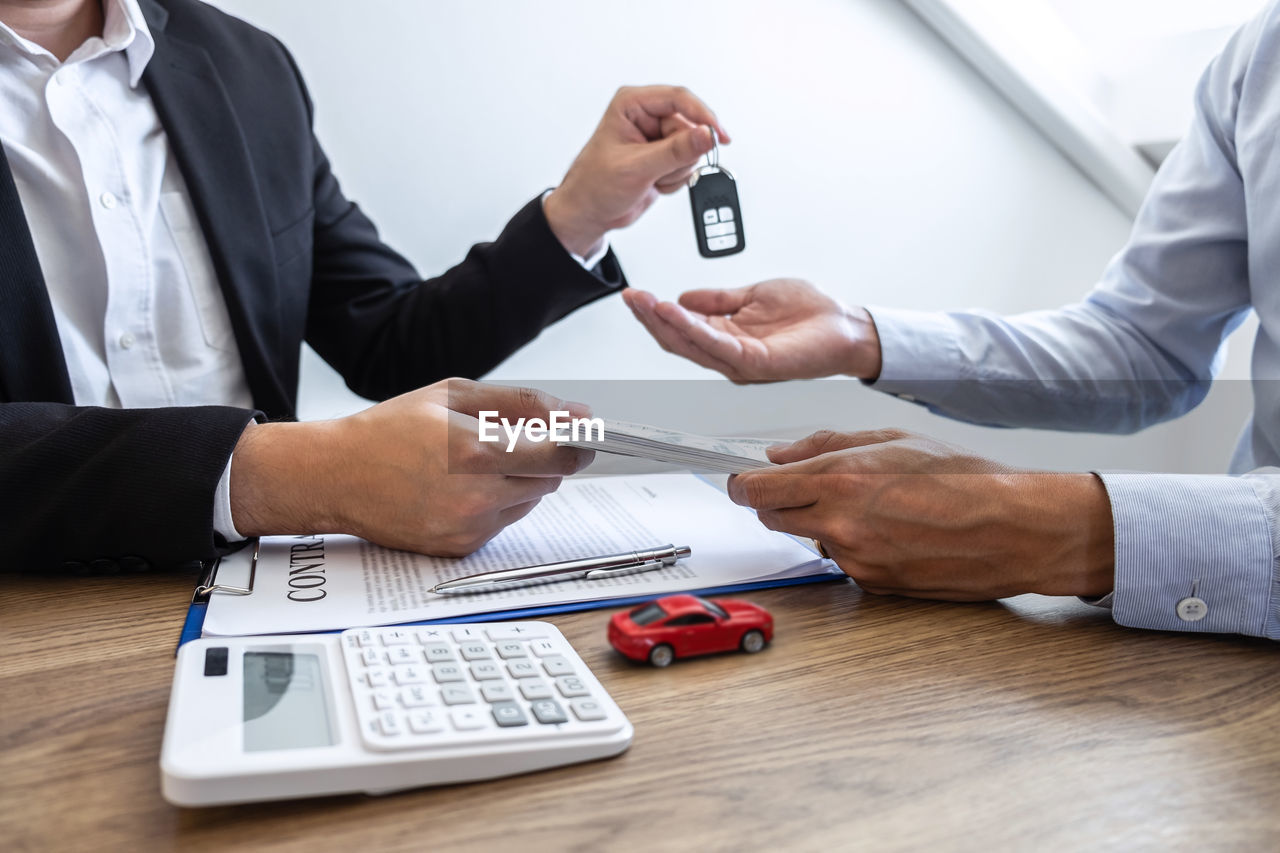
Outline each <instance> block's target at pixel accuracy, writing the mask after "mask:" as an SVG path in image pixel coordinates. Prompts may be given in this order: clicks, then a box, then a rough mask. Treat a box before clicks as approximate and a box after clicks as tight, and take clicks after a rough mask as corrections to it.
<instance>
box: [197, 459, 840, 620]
mask: <svg viewBox="0 0 1280 853" xmlns="http://www.w3.org/2000/svg"><path fill="white" fill-rule="evenodd" d="M656 542H674V543H681V544H687V546H688V547H689V548H690V549H691V552H692V553H691V555H690V556H688V557H683V558H681V559H680V560H679V561H678V562H675V561H674V560H673V561H672V565H660V566H656V567H653V568H650V569H647V570H646V571H642V572H621V573H616V574H609V575H607V576H604V577H600V578H598V579H588V578H574V579H570V580H563V581H560V582H558V583H549V584H535V585H528V584H523V585H501V586H493V585H486V587H484V588H481V589H478V590H475V591H472V590H462V591H457V592H451V593H450V594H448V595H438V594H436V593H434V592H432V589H433V588H434V587H436V586H437V585H440V584H444V583H447V582H449V581H453V580H456V579H459V578H463V577H466V576H469V575H475V574H477V573H479V572H497V571H502V570H507V569H512V568H516V567H528V566H544V565H546V564H550V563H557V562H564V561H569V560H581V559H583V558H587V557H594V556H596V555H600V554H617V553H620V552H625V551H635V550H637V549H649V548H652V546H653V545H654V543H656ZM251 551H252V549H249V548H246V549H244V550H242V551H240V552H237V553H236V554H233V555H231V556H230V557H228V558H226V559H225V560H224V561H223V564H222V566H221V567H220V568H219V570H218V578H217V581H218V583H219V584H224V585H232V586H248V584H249V571H250V564H251V557H252V555H251V553H250V552H251ZM833 577H843V575H842V574H841V573H840V571H839V570H838V569H837V568H836V567H835V566H834V564H832V563H831V562H830V561H827V560H823V559H822V558H821V557H819V556H818V554H816V553H815V552H814V551H812V550H810V549H809V548H807V547H806V546H804V545H802V544H800V543H799V542H798V541H796V540H795V539H793V538H791V537H790V536H787V535H785V534H781V533H775V532H773V531H771V530H768V529H767V528H765V527H764V526H763V525H761V524H760V522H759V521H757V520H756V517H755V514H754V513H753V512H751V511H750V510H748V509H744V508H742V507H740V506H737V505H736V504H734V503H733V502H732V501H730V500H729V499H728V497H726V496H725V495H724V493H723V492H721V491H720V490H719V489H717V488H716V487H714V486H712V485H711V484H709V483H707V482H705V481H703V480H701V479H699V478H698V477H695V476H694V475H692V474H688V473H677V474H645V475H639V476H624V477H583V478H572V479H568V480H565V482H564V484H563V485H562V486H561V488H560V490H559V491H558V492H556V493H554V494H552V495H548V496H547V497H545V498H543V499H542V502H541V503H540V504H539V505H538V506H537V508H535V509H534V511H533V512H531V513H530V514H529V515H528V516H526V517H525V518H523V519H521V520H520V521H518V522H516V523H515V524H513V525H511V526H510V527H508V528H507V529H506V530H504V531H502V532H501V533H500V534H498V535H497V536H496V537H494V538H493V539H492V540H491V541H490V542H489V543H488V544H487V545H485V546H484V547H483V548H481V549H480V550H479V551H476V552H475V553H474V554H471V555H470V556H467V557H462V558H444V557H428V556H424V555H422V554H413V553H409V552H406V551H393V550H389V549H387V548H381V547H379V546H377V545H373V544H371V543H369V542H366V541H364V540H361V539H357V538H355V537H353V536H339V535H315V536H311V535H308V536H273V537H268V538H264V539H263V540H262V542H261V548H260V552H259V559H258V563H257V570H256V578H255V580H254V583H253V587H254V590H253V594H252V595H246V596H235V595H225V594H223V593H217V592H215V593H213V594H212V595H211V596H210V600H209V606H208V612H207V614H206V616H205V620H204V626H203V633H204V635H205V636H238V635H246V634H263V633H298V632H306V631H329V630H335V629H343V628H349V627H353V626H365V625H389V624H398V623H404V622H421V621H427V620H436V619H457V618H460V617H473V616H475V615H476V614H492V613H501V614H502V618H526V616H518V617H517V616H513V615H512V612H513V611H515V612H517V613H520V614H529V615H532V614H540V613H548V612H556V611H560V610H566V609H579V608H582V607H602V606H611V605H614V604H616V603H618V602H619V600H622V601H630V600H634V599H638V598H649V597H653V596H657V595H664V594H666V593H671V592H687V591H691V590H704V591H705V590H717V591H730V590H739V589H742V588H744V586H775V585H780V584H787V583H799V582H802V581H803V580H809V579H827V578H833Z"/></svg>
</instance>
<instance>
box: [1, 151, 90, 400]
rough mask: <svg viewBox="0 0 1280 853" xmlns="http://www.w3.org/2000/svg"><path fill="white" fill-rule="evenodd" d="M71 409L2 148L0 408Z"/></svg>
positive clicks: (48, 309) (58, 342)
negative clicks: (20, 404) (7, 405)
mask: <svg viewBox="0 0 1280 853" xmlns="http://www.w3.org/2000/svg"><path fill="white" fill-rule="evenodd" d="M5 401H9V402H27V401H31V402H34V401H40V402H50V403H72V402H74V398H73V396H72V392H71V379H70V377H69V376H68V374H67V363H66V360H65V358H64V357H63V355H62V339H61V338H60V337H58V327H57V324H56V323H55V322H54V319H53V306H52V305H50V304H49V292H48V290H46V289H45V286H44V275H43V274H42V273H41V272H40V261H39V259H38V258H37V257H36V247H35V244H34V243H33V242H32V241H31V230H30V229H29V228H28V227H27V217H26V214H25V213H23V211H22V200H21V199H20V198H18V187H17V185H16V184H15V183H14V182H13V172H12V171H11V170H10V169H9V160H8V158H7V157H5V154H4V148H3V146H0V402H5Z"/></svg>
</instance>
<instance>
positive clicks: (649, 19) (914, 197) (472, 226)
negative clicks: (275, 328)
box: [216, 0, 1248, 471]
mask: <svg viewBox="0 0 1280 853" xmlns="http://www.w3.org/2000/svg"><path fill="white" fill-rule="evenodd" d="M216 5H219V6H221V7H223V8H225V9H227V10H228V11H230V12H232V13H234V14H237V15H239V16H241V17H244V18H246V19H247V20H250V21H252V22H254V23H255V24H257V25H259V26H261V27H263V28H265V29H267V30H269V31H271V32H273V33H275V34H276V35H278V36H279V37H281V38H282V39H283V40H284V42H285V43H286V44H287V45H289V47H290V48H291V49H292V50H293V52H294V53H295V55H296V57H297V59H298V61H299V64H300V65H301V67H302V70H303V72H304V74H305V75H306V77H307V80H308V82H309V85H310V87H311V90H312V95H313V97H314V99H315V101H316V104H317V127H318V132H319V134H320V138H321V141H322V142H323V143H324V144H325V146H326V148H327V150H328V153H329V155H330V158H331V159H332V161H333V163H334V166H335V170H336V172H337V174H338V176H339V178H340V179H341V180H342V181H343V185H344V188H345V190H346V192H347V193H348V195H350V196H351V197H353V198H355V199H357V200H359V201H360V203H361V205H362V206H363V207H364V208H365V209H366V210H367V211H369V212H370V214H371V215H372V216H373V218H374V219H375V221H377V222H378V223H379V225H380V227H381V230H382V233H383V235H384V237H385V238H386V239H387V240H388V241H389V242H390V243H391V244H392V245H394V246H395V247H397V248H398V249H400V250H401V251H402V252H404V253H405V254H406V255H407V256H408V257H409V258H411V259H412V260H413V261H414V262H415V263H416V264H417V265H418V266H419V269H420V270H421V271H422V272H423V273H424V274H427V275H430V274H433V273H435V272H438V271H440V270H442V269H444V268H446V267H447V266H449V265H451V264H452V263H455V262H456V261H457V260H459V259H460V258H461V257H462V256H463V255H464V253H465V252H466V249H467V248H468V247H469V246H470V244H471V243H473V242H476V241H479V240H484V239H490V238H492V237H493V236H494V235H496V234H497V233H498V231H499V230H500V229H501V228H502V226H503V224H504V222H505V221H506V219H507V218H508V217H509V216H510V215H511V214H513V213H514V212H515V211H516V210H517V209H518V208H519V207H520V206H521V205H522V204H523V203H525V202H526V201H527V200H528V199H529V198H532V197H533V196H535V195H537V194H538V193H539V192H541V191H542V190H543V189H545V188H546V187H549V186H553V185H554V184H555V183H556V182H557V181H558V179H559V177H560V176H561V175H562V174H563V172H564V170H565V168H566V167H567V166H568V164H569V162H570V160H571V159H572V158H573V156H574V155H575V154H576V152H577V150H578V148H579V147H580V146H581V145H582V143H583V142H584V141H585V140H586V139H587V137H588V135H589V134H590V132H591V130H592V129H593V127H594V126H595V123H596V121H597V120H598V117H599V115H600V113H601V111H602V110H603V108H604V106H605V104H606V103H607V102H608V100H609V98H610V97H611V95H612V94H613V91H614V90H615V89H616V88H617V87H618V86H619V85H622V84H641V83H648V82H678V83H682V84H684V85H687V86H689V87H690V88H691V89H693V90H694V91H695V92H697V93H698V94H699V95H701V96H702V97H703V98H704V99H705V100H706V101H707V102H708V103H710V104H711V105H712V107H713V108H714V109H715V110H716V111H717V112H718V114H719V115H720V117H721V118H722V119H723V120H724V122H725V124H726V126H727V127H728V129H729V131H730V132H731V133H732V134H733V135H734V139H735V142H734V144H733V145H732V146H729V147H727V148H725V149H723V150H722V154H721V160H722V163H723V164H724V165H726V166H728V167H729V168H730V169H731V170H732V171H733V172H734V174H735V175H736V176H737V178H738V180H739V186H740V192H741V196H742V205H743V211H744V214H743V215H744V220H745V225H746V231H747V239H748V248H747V250H746V251H745V252H743V253H741V254H739V255H736V256H732V257H731V258H726V259H717V260H703V259H702V258H700V257H699V256H698V254H697V251H696V249H695V246H694V238H693V234H692V225H691V223H690V214H689V208H688V201H687V196H686V194H685V193H684V192H681V193H679V194H677V195H675V196H673V197H670V198H666V199H663V200H662V201H661V202H660V203H659V204H658V205H657V206H656V207H655V209H653V210H651V211H650V213H649V214H648V215H647V216H646V217H644V218H643V219H642V220H641V221H640V222H639V223H637V224H636V225H634V226H632V227H631V228H630V229H628V230H626V231H623V232H619V233H617V234H615V235H614V238H613V243H614V246H615V248H616V249H617V251H618V252H619V254H620V256H621V258H622V261H623V265H624V268H625V269H626V272H627V275H628V277H629V278H630V280H631V282H632V283H633V284H635V285H637V286H639V287H643V288H646V289H650V290H654V291H656V292H657V293H659V294H660V295H663V296H667V297H673V296H675V295H676V294H677V293H679V292H680V291H682V290H684V289H687V288H690V287H708V286H736V285H740V284H745V283H749V282H752V281H757V280H760V279H764V278H769V277H773V276H778V275H796V276H803V277H806V278H809V279H811V280H812V281H814V282H817V283H819V284H820V285H821V286H822V287H824V288H825V289H827V290H829V291H830V292H832V293H834V294H837V295H839V296H840V297H841V298H844V299H846V300H849V301H853V302H859V303H866V304H892V305H897V306H904V307H917V308H965V307H976V306H980V307H985V308H991V309H995V310H1001V311H1017V310H1023V309H1030V308H1037V307H1046V306H1052V305H1057V304H1061V303H1065V302H1068V301H1074V300H1075V299H1076V298H1078V297H1079V295H1080V294H1081V293H1082V292H1083V291H1084V290H1085V289H1086V288H1087V287H1088V286H1089V285H1090V284H1092V282H1093V281H1094V280H1095V278H1096V277H1097V275H1098V273H1099V272H1100V270H1101V269H1102V267H1103V265H1104V264H1105V263H1106V261H1107V259H1108V258H1109V257H1110V255H1111V254H1113V253H1114V252H1115V251H1116V250H1118V249H1119V248H1120V246H1121V245H1122V244H1123V242H1124V240H1125V237H1126V235H1127V232H1128V227H1129V223H1128V221H1127V220H1126V219H1125V218H1124V217H1123V215H1122V214H1121V213H1120V212H1119V211H1118V210H1117V209H1116V208H1115V207H1114V206H1112V204H1111V203H1110V202H1108V201H1107V200H1106V199H1105V197H1104V196H1103V195H1102V194H1101V193H1099V192H1098V191H1097V190H1096V189H1095V188H1094V187H1093V186H1092V185H1091V184H1090V183H1089V182H1088V181H1087V180H1086V179H1084V178H1083V177H1081V176H1080V175H1079V174H1078V173H1077V172H1076V171H1075V170H1074V169H1073V168H1072V167H1071V166H1070V164H1068V163H1067V162H1066V161H1065V160H1064V159H1063V158H1062V157H1061V156H1060V155H1059V154H1058V153H1056V152H1055V150H1054V149H1053V148H1052V146H1050V145H1049V144H1048V143H1047V142H1046V141H1045V140H1044V139H1042V138H1041V137H1040V136H1039V135H1038V134H1037V133H1036V132H1035V131H1034V130H1033V129H1032V128H1031V127H1030V126H1028V125H1027V124H1026V123H1025V122H1024V121H1023V119H1022V118H1020V116H1019V115H1018V114H1017V113H1016V112H1015V111H1014V110H1013V109H1012V108H1010V107H1009V106H1008V105H1007V104H1006V103H1005V102H1004V101H1003V100H1001V99H1000V97H999V96H998V95H996V94H995V93H994V92H993V91H991V90H990V89H989V88H988V87H987V86H986V84H985V83H983V82H982V81H981V80H980V79H979V78H978V77H977V76H976V75H975V74H974V73H973V72H972V71H971V70H970V69H969V67H968V66H967V65H965V64H964V62H962V61H961V60H960V59H959V58H957V57H956V56H954V55H953V54H952V53H951V52H950V50H949V49H948V48H947V47H946V46H945V45H944V44H943V43H942V42H940V41H939V40H938V39H937V38H936V37H935V36H934V35H933V34H932V33H931V31H930V30H928V28H927V27H925V26H924V24H922V23H921V22H920V21H919V20H918V19H916V18H915V17H914V16H913V15H912V14H911V13H910V12H909V11H907V10H906V9H905V8H904V7H902V6H901V5H900V4H899V3H897V2H893V0H789V2H786V3H782V2H776V0H772V1H771V0H737V2H734V3H731V4H725V3H722V4H711V3H705V4H704V3H693V2H689V0H647V2H644V3H626V2H622V0H538V2H533V0H468V2H444V0H429V2H428V0H365V2H349V0H348V2H344V1H343V0H218V2H217V4H216ZM1237 349H1243V348H1242V347H1237ZM1242 356H1243V353H1241V352H1237V353H1236V356H1235V358H1233V360H1232V367H1231V373H1232V374H1233V375H1236V376H1244V375H1246V373H1245V370H1246V368H1245V367H1244V365H1245V364H1246V363H1247V362H1246V360H1245V359H1244V358H1243V357H1242ZM711 376H712V374H710V373H708V372H706V371H703V370H701V369H700V368H697V367H695V366H693V365H690V364H687V363H685V362H682V361H680V360H678V359H676V358H675V357H674V356H670V355H668V354H666V353H664V352H662V351H661V350H660V349H659V348H658V347H657V346H656V345H655V344H653V343H652V342H651V341H650V339H649V338H648V337H647V336H646V334H645V333H644V332H643V330H642V329H641V328H640V327H639V326H638V325H637V324H636V323H635V322H634V321H633V320H632V319H631V317H630V314H629V313H628V312H627V311H626V309H625V307H624V306H623V305H622V303H621V301H620V300H619V299H617V298H611V299H608V300H604V301H602V302H599V303H596V304H594V305H592V306H590V307H588V308H587V309H585V310H583V311H580V312H578V313H577V314H575V315H573V316H572V317H570V318H568V319H567V320H565V321H563V322H561V323H560V324H558V325H556V326H555V327H553V328H551V329H549V330H548V331H547V332H545V333H544V334H543V335H542V337H541V338H539V339H538V340H537V341H535V342H534V343H533V344H532V345H531V346H529V347H528V348H526V349H525V350H524V351H522V352H521V353H519V354H517V355H516V356H515V357H513V358H512V359H511V360H509V361H508V362H507V363H506V364H504V365H503V366H502V367H500V368H499V369H498V370H497V371H495V372H494V373H493V374H492V377H491V378H493V379H495V380H499V381H503V382H517V381H524V382H528V383H530V384H537V385H542V386H547V387H552V388H553V389H554V387H555V384H556V381H558V380H569V379H601V378H627V379H678V378H710V377H711ZM1234 384H1235V385H1236V386H1243V384H1244V383H1234ZM1241 390H1242V388H1240V387H1236V388H1235V389H1225V390H1224V392H1218V391H1215V395H1214V396H1212V397H1211V398H1210V402H1209V403H1207V404H1206V405H1205V406H1202V407H1201V410H1200V411H1198V412H1197V413H1195V414H1193V415H1192V416H1191V417H1190V418H1188V419H1184V420H1183V421H1182V422H1180V423H1178V424H1173V425H1166V426H1161V427H1157V428H1155V429H1152V430H1148V431H1147V432H1145V433H1142V434H1140V435H1138V436H1133V437H1123V438H1117V437H1085V436H1074V435H1072V436H1067V435H1063V434H1057V433H1042V432H1041V433H1037V432H1026V431H1017V432H1008V431H996V430H984V429H979V428H975V427H967V426H963V425H957V424H951V423H950V422H947V421H944V420H942V419H940V418H936V417H933V416H931V415H929V414H928V413H926V412H924V411H923V410H921V409H919V408H918V407H914V406H910V405H908V404H905V403H901V402H899V401H896V400H892V399H889V398H886V397H884V396H883V395H879V394H876V393H874V392H870V391H866V390H864V389H862V388H860V387H858V386H857V384H856V383H852V382H850V383H848V384H847V392H848V395H849V400H851V401H853V414H847V413H841V415H840V418H841V423H840V424H839V425H841V426H845V427H849V428H863V427H871V426H884V425H891V424H892V425H897V426H906V427H909V428H915V429H920V430H923V431H927V432H931V433H934V434H939V435H943V436H945V437H948V438H950V439H952V440H956V441H961V442H963V443H965V444H968V445H969V446H973V447H976V448H978V449H980V450H983V451H984V452H987V453H991V454H993V455H996V456H999V457H1000V458H1003V459H1006V460H1009V461H1013V462H1021V463H1025V464H1032V465H1044V466H1052V467H1077V468H1087V467H1129V468H1145V469H1153V470H1194V471H1217V470H1220V469H1221V468H1222V467H1223V466H1225V464H1226V459H1227V456H1228V453H1229V448H1230V445H1231V443H1232V441H1233V439H1234V437H1235V432H1236V430H1237V428H1238V426H1239V423H1240V420H1241V418H1242V415H1243V412H1244V411H1247V407H1248V401H1247V399H1246V395H1245V394H1243V393H1240V391H1241ZM1227 391H1230V392H1231V393H1226V392H1227ZM771 393H775V392H771V391H769V390H766V389H762V388H755V389H740V391H736V392H734V394H733V399H734V400H735V401H737V408H734V409H731V410H728V411H727V414H729V415H731V416H732V417H733V418H734V419H735V420H736V421H738V423H739V426H738V431H747V432H762V431H764V430H765V428H766V427H767V428H768V429H769V430H779V429H780V430H781V431H783V432H785V431H787V429H788V428H792V431H794V429H797V428H800V427H807V426H810V425H813V424H816V423H821V422H823V413H815V412H806V411H789V410H786V409H785V408H779V407H777V406H772V407H771V404H769V403H768V402H767V401H768V400H770V399H771V397H770V394H771ZM303 394H304V398H303V402H302V407H301V411H302V415H303V416H304V417H308V418H315V417H328V416H332V415H335V414H339V413H342V412H346V411H351V410H352V409H353V408H357V407H359V406H362V405H365V404H364V403H363V402H362V401H360V400H359V399H358V398H355V397H353V396H352V395H350V394H349V393H347V392H346V391H345V389H344V388H342V386H341V383H340V380H338V379H337V378H336V376H334V375H333V374H332V372H331V371H328V368H327V367H325V366H324V365H323V364H322V363H320V362H319V360H318V359H316V358H315V357H314V356H313V355H312V356H310V357H309V358H308V359H307V361H306V362H305V365H304V377H303ZM1227 397H1230V398H1232V399H1226V398H1227ZM1215 400H1217V401H1218V402H1216V403H1215ZM588 402H590V401H588ZM762 409H769V411H770V412H771V416H772V419H771V420H769V419H765V420H766V421H767V422H765V421H762V420H760V419H759V418H758V417H757V416H758V414H759V412H760V411H761V410H762ZM722 414H725V413H722ZM651 419H652V418H651ZM722 431H734V425H733V424H726V425H723V427H722Z"/></svg>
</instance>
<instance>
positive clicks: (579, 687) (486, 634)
mask: <svg viewBox="0 0 1280 853" xmlns="http://www.w3.org/2000/svg"><path fill="white" fill-rule="evenodd" d="M632 734H633V729H632V726H631V723H630V721H628V720H627V718H626V716H625V715H623V713H622V711H621V710H620V709H619V708H618V706H617V705H616V704H615V703H614V701H613V699H611V698H610V697H609V694H608V693H606V692H605V689H604V688H603V687H602V686H600V682H599V681H597V680H596V678H595V676H594V675H592V674H591V671H590V670H589V669H588V668H587V666H586V664H584V663H583V662H582V659H581V658H580V657H578V654H577V653H576V652H575V651H574V650H573V647H572V646H570V645H569V642H568V641H567V640H566V639H565V638H564V636H563V635H562V634H561V633H560V631H559V630H558V629H556V627H555V626H553V625H549V624H547V623H546V622H486V623H480V624H472V625H426V626H400V627H391V628H359V629H354V630H350V631H344V632H342V633H341V634H302V635H288V636H278V637H235V638H205V639H201V640H195V641H192V642H190V643H187V644H186V645H184V646H183V647H182V648H181V650H180V651H179V652H178V663H177V668H176V671H175V673H174V678H173V693H172V695H171V696H170V699H169V717H168V721H167V722H166V724H165V732H164V746H163V749H162V751H161V755H160V769H161V775H162V785H161V787H162V790H163V792H164V796H165V799H167V800H168V801H169V802H171V803H174V804H176V805H183V806H205V805H214V804H224V803H243V802H254V801H259V800H282V799H290V798H295V797H310V796H318V795H324V794H346V793H358V792H363V793H368V794H382V793H388V792H391V791H398V790H402V789H405V788H415V787H419V786H422V785H442V784H447V783H452V782H468V781H473V780H477V779H489V778H493V777H496V776H508V775H511V774H515V773H526V772H528V771H531V770H541V769H543V768H546V767H555V766H559V765H562V764H571V763H573V762H578V761H590V760H592V759H597V758H606V757H608V756H612V755H617V754H618V753H620V752H622V751H624V750H625V749H626V748H627V747H628V746H629V745H630V744H631V738H632Z"/></svg>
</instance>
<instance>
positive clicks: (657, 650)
mask: <svg viewBox="0 0 1280 853" xmlns="http://www.w3.org/2000/svg"><path fill="white" fill-rule="evenodd" d="M675 659H676V652H675V649H673V648H671V647H670V646H668V645H667V644H666V643H662V644H660V645H657V646H654V647H653V648H652V649H650V650H649V663H651V664H653V665H654V666H656V667H659V668H661V667H664V666H670V665H671V662H672V661H673V660H675Z"/></svg>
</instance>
